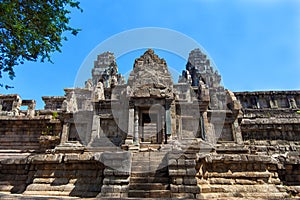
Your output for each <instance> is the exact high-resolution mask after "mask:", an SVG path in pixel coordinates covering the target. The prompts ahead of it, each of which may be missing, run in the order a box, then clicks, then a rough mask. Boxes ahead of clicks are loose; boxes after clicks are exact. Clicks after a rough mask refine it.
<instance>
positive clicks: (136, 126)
mask: <svg viewBox="0 0 300 200" xmlns="http://www.w3.org/2000/svg"><path fill="white" fill-rule="evenodd" d="M133 142H134V143H135V144H138V142H139V111H138V108H137V107H136V108H135V110H134V137H133Z"/></svg>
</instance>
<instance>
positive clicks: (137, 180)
mask: <svg viewBox="0 0 300 200" xmlns="http://www.w3.org/2000/svg"><path fill="white" fill-rule="evenodd" d="M169 182H170V180H169V177H147V178H145V177H130V183H162V184H169Z"/></svg>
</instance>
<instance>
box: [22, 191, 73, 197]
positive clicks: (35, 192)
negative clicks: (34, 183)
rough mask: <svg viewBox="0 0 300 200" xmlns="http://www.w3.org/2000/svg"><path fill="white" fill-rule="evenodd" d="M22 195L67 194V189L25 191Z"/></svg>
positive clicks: (68, 193)
mask: <svg viewBox="0 0 300 200" xmlns="http://www.w3.org/2000/svg"><path fill="white" fill-rule="evenodd" d="M23 194H24V195H28V196H29V195H30V196H31V195H36V196H69V195H70V192H69V191H36V190H34V191H27V190H26V191H25V192H24V193H23Z"/></svg>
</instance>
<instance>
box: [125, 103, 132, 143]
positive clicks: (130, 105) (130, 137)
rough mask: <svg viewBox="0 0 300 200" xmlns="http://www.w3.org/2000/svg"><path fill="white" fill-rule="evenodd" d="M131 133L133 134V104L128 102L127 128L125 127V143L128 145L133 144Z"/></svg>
mask: <svg viewBox="0 0 300 200" xmlns="http://www.w3.org/2000/svg"><path fill="white" fill-rule="evenodd" d="M133 135H134V106H133V103H132V102H129V111H128V129H127V138H126V140H125V143H126V144H128V145H131V144H133Z"/></svg>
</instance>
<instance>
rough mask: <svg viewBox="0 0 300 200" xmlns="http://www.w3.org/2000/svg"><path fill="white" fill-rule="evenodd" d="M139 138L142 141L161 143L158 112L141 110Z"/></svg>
mask: <svg viewBox="0 0 300 200" xmlns="http://www.w3.org/2000/svg"><path fill="white" fill-rule="evenodd" d="M140 119H141V120H140V140H141V142H143V143H150V144H161V143H162V136H161V131H159V130H160V127H161V123H160V122H161V120H160V116H159V112H153V111H152V112H150V111H149V110H142V111H141V113H140Z"/></svg>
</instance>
